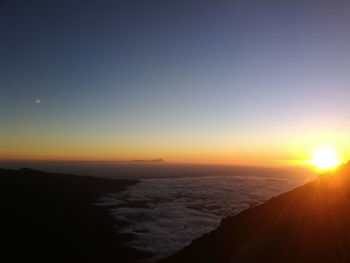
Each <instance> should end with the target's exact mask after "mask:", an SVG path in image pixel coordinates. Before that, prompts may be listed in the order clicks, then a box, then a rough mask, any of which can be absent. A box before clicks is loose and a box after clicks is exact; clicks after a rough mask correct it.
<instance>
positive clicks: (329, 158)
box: [312, 147, 340, 170]
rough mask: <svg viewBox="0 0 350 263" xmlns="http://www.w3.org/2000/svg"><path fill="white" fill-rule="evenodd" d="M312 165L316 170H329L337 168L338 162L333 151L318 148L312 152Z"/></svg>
mask: <svg viewBox="0 0 350 263" xmlns="http://www.w3.org/2000/svg"><path fill="white" fill-rule="evenodd" d="M312 164H314V165H315V166H316V167H317V168H318V169H321V170H329V169H333V168H335V167H337V166H338V165H339V164H340V162H339V161H338V160H337V156H336V154H335V151H334V150H333V149H332V148H329V147H320V148H318V149H316V150H315V151H314V158H313V160H312Z"/></svg>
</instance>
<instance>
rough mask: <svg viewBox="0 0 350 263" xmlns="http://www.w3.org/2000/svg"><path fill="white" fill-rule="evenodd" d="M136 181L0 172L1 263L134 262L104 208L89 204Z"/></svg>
mask: <svg viewBox="0 0 350 263" xmlns="http://www.w3.org/2000/svg"><path fill="white" fill-rule="evenodd" d="M133 183H136V181H127V180H112V179H102V178H94V177H88V176H74V175H64V174H50V173H44V172H39V171H34V170H30V169H21V170H18V171H15V170H4V169H0V231H1V235H0V240H1V244H2V245H1V247H0V251H1V258H4V259H5V258H7V261H8V262H139V260H141V259H144V258H145V257H146V253H143V252H140V251H138V250H135V249H132V248H128V247H125V246H124V245H123V243H124V242H125V240H126V238H130V237H125V236H122V235H119V234H115V229H114V224H115V221H114V220H113V217H112V216H111V215H110V214H109V211H108V207H98V206H95V205H93V203H94V202H95V201H96V200H97V199H98V198H99V197H100V196H101V195H102V194H104V193H110V192H117V191H121V190H123V189H125V188H126V187H127V186H129V185H131V184H133Z"/></svg>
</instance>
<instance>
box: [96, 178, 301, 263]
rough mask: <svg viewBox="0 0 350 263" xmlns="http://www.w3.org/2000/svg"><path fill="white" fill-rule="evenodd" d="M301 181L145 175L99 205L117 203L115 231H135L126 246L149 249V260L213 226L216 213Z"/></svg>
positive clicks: (243, 205)
mask: <svg viewBox="0 0 350 263" xmlns="http://www.w3.org/2000/svg"><path fill="white" fill-rule="evenodd" d="M302 183H304V182H301V181H300V180H298V181H297V180H292V179H285V178H283V179H281V178H280V179H276V178H262V177H252V176H247V177H243V176H208V177H187V178H170V179H145V180H141V181H140V183H138V184H135V185H133V186H131V187H129V188H128V189H127V190H126V191H124V192H121V193H118V194H110V195H108V196H106V197H105V198H103V199H102V200H101V201H102V203H101V204H105V205H117V208H114V209H112V210H111V213H112V214H113V215H114V216H115V217H116V218H117V219H120V220H124V221H126V222H128V225H127V226H126V227H124V228H123V229H122V230H121V232H123V233H132V234H134V235H135V236H136V239H135V240H133V241H132V242H130V243H129V245H130V246H132V247H135V248H138V249H141V250H147V251H151V252H153V253H155V255H156V256H155V257H154V258H153V259H152V260H158V259H160V258H163V257H166V256H169V255H171V254H172V253H174V252H175V251H177V250H180V249H181V248H183V247H184V246H186V245H188V244H190V243H191V241H192V240H193V239H195V238H197V237H200V236H201V235H203V234H204V233H207V232H210V231H212V230H214V229H215V228H217V227H218V226H219V224H220V221H221V219H222V218H224V217H227V216H231V215H235V214H237V213H239V212H240V211H242V210H244V209H246V208H248V207H250V206H254V205H257V204H260V203H262V202H263V201H265V200H267V199H269V198H271V197H272V196H275V195H278V194H280V193H282V192H285V191H288V190H291V189H293V188H295V187H296V186H298V185H300V184H302Z"/></svg>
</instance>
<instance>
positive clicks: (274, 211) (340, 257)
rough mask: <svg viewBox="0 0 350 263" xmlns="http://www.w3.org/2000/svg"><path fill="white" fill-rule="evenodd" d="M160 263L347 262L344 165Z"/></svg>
mask: <svg viewBox="0 0 350 263" xmlns="http://www.w3.org/2000/svg"><path fill="white" fill-rule="evenodd" d="M161 262H162V263H175V262H176V263H180V262H184V263H185V262H192V263H193V262H201V263H205V262H208V263H209V262H210V263H213V262H217V263H224V262H225V263H226V262H230V263H248V262H249V263H252V262H259V263H262V262H266V263H267V262H285V263H288V262H290V263H292V262H293V263H295V262H350V163H349V164H347V165H346V166H345V165H344V166H343V167H341V168H339V169H338V170H337V171H334V172H329V173H325V174H322V175H320V176H319V178H318V179H317V180H315V181H313V182H311V183H308V184H306V185H304V186H302V187H299V188H297V189H295V190H293V191H290V192H288V193H285V194H282V195H279V196H277V197H275V198H272V199H271V200H269V201H267V202H265V203H264V204H263V205H260V206H257V207H255V208H252V209H248V210H245V211H243V212H241V213H240V214H238V215H236V216H233V217H229V218H226V219H224V220H222V222H221V225H220V226H219V228H217V229H216V230H214V231H212V232H211V233H209V234H206V235H204V236H202V237H200V238H198V239H197V240H195V241H193V242H192V243H191V244H190V245H189V246H187V247H185V248H184V249H182V250H181V251H179V252H177V253H175V254H174V255H173V256H171V257H169V258H167V259H165V260H162V261H161Z"/></svg>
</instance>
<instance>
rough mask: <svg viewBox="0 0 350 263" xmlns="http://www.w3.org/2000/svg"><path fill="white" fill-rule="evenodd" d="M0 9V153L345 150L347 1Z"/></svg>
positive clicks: (348, 149)
mask: <svg viewBox="0 0 350 263" xmlns="http://www.w3.org/2000/svg"><path fill="white" fill-rule="evenodd" d="M0 10H1V11H0V12H1V13H0V19H1V29H0V30H1V42H0V52H1V53H0V55H1V60H0V81H1V82H0V155H1V156H0V158H1V159H55V160H129V159H153V158H157V157H162V158H163V159H165V160H167V161H175V162H222V163H237V164H242V163H259V164H260V163H273V162H277V163H278V162H284V161H286V160H304V159H307V158H309V157H310V154H312V151H313V149H314V148H315V147H318V146H321V145H327V146H331V147H334V148H335V149H336V151H337V152H338V155H339V156H340V159H342V160H343V161H345V160H346V159H349V158H350V106H349V105H350V104H349V101H350V2H349V1H334V0H332V1H322V0H321V1H298V0H293V1H261V0H259V1H258V0H257V1H249V0H245V1H190V0H189V1H144V0H143V1H131V0H127V1H112V0H110V1H107V0H104V1H102V0H95V1H91V0H85V1H74V0H66V1H62V0H60V1H58V0H57V1H44V0H43V1H30V0H23V1H16V0H11V1H10V0H8V1H2V3H1V4H0ZM36 100H40V103H37V102H36Z"/></svg>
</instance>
